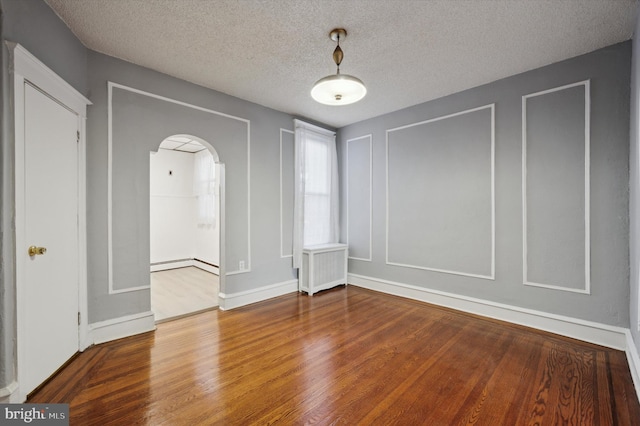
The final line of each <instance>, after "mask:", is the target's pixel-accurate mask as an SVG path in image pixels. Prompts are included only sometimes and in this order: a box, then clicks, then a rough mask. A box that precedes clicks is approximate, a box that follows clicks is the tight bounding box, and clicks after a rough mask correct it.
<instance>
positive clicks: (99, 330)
mask: <svg viewBox="0 0 640 426" xmlns="http://www.w3.org/2000/svg"><path fill="white" fill-rule="evenodd" d="M155 329H156V321H155V316H154V314H153V312H151V311H147V312H142V313H139V314H134V315H126V316H123V317H119V318H114V319H110V320H106V321H100V322H96V323H93V324H89V333H90V340H91V343H92V344H95V345H97V344H100V343H105V342H110V341H112V340H116V339H122V338H123V337H129V336H135V335H136V334H141V333H146V332H148V331H153V330H155Z"/></svg>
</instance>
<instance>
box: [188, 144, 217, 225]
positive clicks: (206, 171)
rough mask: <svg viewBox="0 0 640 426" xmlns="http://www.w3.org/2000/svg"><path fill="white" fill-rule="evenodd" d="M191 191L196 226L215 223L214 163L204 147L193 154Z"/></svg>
mask: <svg viewBox="0 0 640 426" xmlns="http://www.w3.org/2000/svg"><path fill="white" fill-rule="evenodd" d="M193 171H194V176H193V193H194V195H195V197H196V205H197V207H196V211H197V215H198V217H197V224H198V226H214V225H215V223H216V222H215V219H216V218H215V212H216V210H215V187H216V164H215V163H214V161H213V155H211V153H210V152H209V151H207V150H206V149H205V150H203V151H200V152H198V153H197V154H195V163H194V167H193Z"/></svg>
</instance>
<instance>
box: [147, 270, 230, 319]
mask: <svg viewBox="0 0 640 426" xmlns="http://www.w3.org/2000/svg"><path fill="white" fill-rule="evenodd" d="M219 288H220V284H219V278H218V276H217V275H215V274H212V273H209V272H207V271H203V270H202V269H199V268H196V267H195V266H190V267H186V268H177V269H169V270H166V271H159V272H152V273H151V310H152V311H153V313H154V314H155V317H156V322H162V321H166V320H170V319H174V318H179V317H182V316H185V315H190V314H192V313H194V312H200V311H204V310H207V309H213V308H214V307H216V306H218V292H219Z"/></svg>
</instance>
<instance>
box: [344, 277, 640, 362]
mask: <svg viewBox="0 0 640 426" xmlns="http://www.w3.org/2000/svg"><path fill="white" fill-rule="evenodd" d="M348 281H349V284H350V285H355V286H358V287H363V288H368V289H370V290H375V291H379V292H381V293H387V294H393V295H395V296H401V297H406V298H408V299H414V300H419V301H422V302H427V303H432V304H434V305H439V306H445V307H447V308H452V309H456V310H459V311H463V312H468V313H471V314H476V315H480V316H484V317H488V318H493V319H498V320H502V321H507V322H510V323H514V324H519V325H524V326H526V327H531V328H536V329H539V330H544V331H548V332H550V333H555V334H559V335H562V336H566V337H571V338H574V339H579V340H583V341H585V342H590V343H595V344H597V345H601V346H606V347H609V348H613V349H618V350H623V351H624V350H626V349H627V336H626V333H627V332H628V330H627V329H625V328H622V327H615V326H610V325H606V324H600V323H596V322H592V321H585V320H581V319H577V318H571V317H566V316H562V315H555V314H550V313H547V312H541V311H536V310H533V309H526V308H520V307H517V306H511V305H505V304H502V303H495V302H490V301H487V300H482V299H476V298H473V297H467V296H462V295H459V294H453V293H447V292H443V291H439V290H431V289H427V288H423V287H418V286H414V285H410V284H402V283H398V282H393V281H387V280H382V279H378V278H372V277H365V276H362V275H357V274H349V276H348Z"/></svg>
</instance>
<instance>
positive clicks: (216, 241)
mask: <svg viewBox="0 0 640 426" xmlns="http://www.w3.org/2000/svg"><path fill="white" fill-rule="evenodd" d="M149 161H150V209H149V210H150V259H151V268H150V273H151V310H152V311H153V312H154V314H155V317H156V322H162V321H166V320H170V319H175V318H179V317H182V316H185V315H191V314H193V313H197V312H201V311H204V310H210V309H215V308H216V307H217V306H218V294H219V292H220V284H221V282H220V281H221V280H220V277H223V274H221V272H220V271H223V270H224V268H223V265H222V259H224V256H223V253H222V250H221V249H222V247H224V245H223V244H221V241H222V238H221V237H222V234H224V233H223V232H221V231H222V230H223V223H224V221H223V214H222V213H223V212H224V207H223V200H224V198H223V196H221V195H222V194H224V191H221V188H223V187H224V184H223V182H224V166H223V165H222V164H221V163H220V160H219V157H218V154H217V152H216V150H215V149H214V148H213V146H211V145H210V144H209V143H207V142H206V141H204V140H203V139H201V138H198V137H196V136H193V135H186V134H177V135H172V136H169V137H167V138H165V139H164V140H163V141H162V142H161V143H160V144H159V147H158V150H157V151H156V152H151V155H150V160H149Z"/></svg>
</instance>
